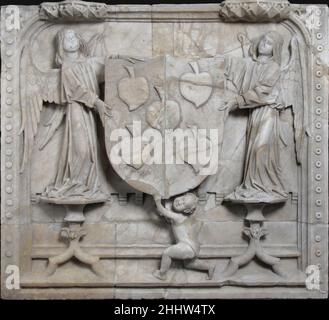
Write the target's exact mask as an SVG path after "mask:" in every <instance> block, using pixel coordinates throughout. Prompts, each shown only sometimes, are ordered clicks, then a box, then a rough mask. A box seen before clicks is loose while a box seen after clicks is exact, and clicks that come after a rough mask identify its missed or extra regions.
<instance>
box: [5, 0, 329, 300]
mask: <svg viewBox="0 0 329 320" xmlns="http://www.w3.org/2000/svg"><path fill="white" fill-rule="evenodd" d="M307 7H308V6H307V5H301V6H299V5H292V4H290V3H289V2H288V1H284V0H282V1H274V0H273V1H265V0H264V1H262V2H261V1H260V2H258V1H257V2H256V1H242V0H241V1H238V0H232V1H225V2H223V3H220V4H195V5H194V4H193V5H192V4H191V5H152V6H147V5H139V6H138V5H135V6H134V5H130V6H125V5H107V4H104V3H95V2H90V3H89V2H83V1H63V2H59V3H46V2H45V3H42V4H41V5H40V6H31V7H25V6H22V7H16V6H7V7H2V8H1V64H2V68H1V70H2V71H1V132H2V134H1V146H2V147H1V199H2V200H1V261H2V264H1V275H2V277H1V281H2V285H1V292H2V297H3V298H5V299H26V298H31V297H33V298H36V299H38V298H43V299H44V298H45V297H46V298H63V297H65V298H69V299H79V298H83V299H85V298H145V297H150V298H163V297H167V298H181V297H184V298H204V299H206V298H244V297H246V295H248V288H247V287H246V286H239V284H237V286H236V287H233V286H234V284H232V283H230V284H229V285H232V287H229V288H233V289H232V290H231V291H225V288H221V287H222V286H223V285H225V284H223V283H222V284H220V285H218V284H217V285H216V284H213V283H212V284H211V285H209V284H204V283H201V284H198V285H195V287H193V286H192V287H188V286H189V285H187V286H185V287H184V286H181V287H180V288H175V287H174V288H169V289H168V288H167V287H166V285H164V286H161V285H154V284H153V285H152V284H151V285H149V288H148V287H147V285H146V286H143V284H142V285H140V286H136V287H135V288H134V290H131V289H130V288H129V286H130V284H129V283H121V284H118V283H115V275H114V276H113V282H112V283H111V281H107V282H103V281H102V279H100V280H93V281H91V282H90V283H88V284H87V285H84V286H86V287H88V288H81V287H80V288H74V287H75V286H76V284H75V283H74V282H70V281H67V282H66V281H65V280H63V283H58V282H57V283H50V282H47V281H43V280H42V279H41V280H40V281H38V280H36V279H35V278H33V279H31V278H29V273H30V271H31V269H32V258H33V259H36V260H38V259H40V258H41V259H44V258H45V256H47V252H45V251H46V250H45V249H42V248H41V249H40V250H37V249H35V248H34V249H33V250H32V230H31V224H32V223H33V221H32V214H31V211H32V208H31V204H32V203H33V201H34V199H33V198H31V197H30V196H29V194H30V193H29V192H27V190H28V191H29V190H30V184H31V177H30V171H29V170H27V172H25V173H24V174H20V158H21V153H22V148H21V137H20V136H19V131H20V121H21V119H20V103H21V95H22V92H21V90H22V86H21V84H20V74H21V70H22V66H21V63H22V61H21V56H22V54H23V51H24V49H25V48H26V46H28V45H29V43H31V42H32V41H33V39H35V38H36V37H37V35H38V34H39V33H40V32H41V31H43V30H46V29H47V28H49V27H50V26H53V25H56V24H61V23H66V22H70V23H77V24H78V23H81V22H95V23H101V22H130V23H133V22H136V23H138V22H146V23H151V22H170V23H171V22H172V23H175V22H182V23H184V22H187V23H188V22H191V23H192V22H198V23H202V22H209V23H217V22H218V23H248V22H262V23H264V22H268V23H280V24H281V25H283V26H284V27H285V28H286V29H288V30H289V31H290V32H291V34H296V35H297V36H299V37H301V38H302V39H303V41H304V42H305V44H306V46H307V48H308V50H307V57H305V60H306V61H307V66H305V67H306V68H305V69H306V70H307V74H306V75H305V77H304V78H303V87H304V88H305V90H308V93H309V94H308V99H309V101H307V105H308V109H307V111H308V114H307V118H308V124H309V126H308V132H307V134H308V137H307V152H305V153H304V155H303V166H304V168H303V170H300V172H299V182H300V183H299V195H300V196H298V197H297V199H292V202H294V204H295V205H296V206H297V208H298V221H297V224H298V227H297V229H298V235H297V241H298V251H299V252H297V253H296V256H299V257H298V259H297V264H298V268H299V269H300V270H306V269H307V267H308V266H312V265H313V266H319V268H320V275H321V279H320V291H317V290H314V291H312V290H306V288H304V287H298V286H296V287H295V286H292V287H289V288H286V284H282V286H279V287H278V288H277V289H279V290H275V291H271V286H270V285H269V286H268V285H266V284H261V285H260V286H259V287H256V288H253V290H254V289H255V290H254V291H253V296H254V297H257V298H281V297H286V298H326V297H327V296H328V106H329V102H328V96H329V90H328V80H329V77H328V70H329V67H328V66H329V38H328V36H329V27H328V24H329V12H328V6H325V5H319V6H317V9H316V10H315V11H314V12H315V15H316V16H317V17H318V20H317V21H318V22H317V26H316V28H315V29H311V30H310V29H309V28H308V25H307V23H306V22H305V19H306V18H307V11H306V9H307ZM17 8H20V9H21V10H22V12H23V14H22V15H21V18H20V20H19V27H18V28H16V27H15V26H13V25H12V24H11V23H10V22H8V21H10V19H11V18H12V16H13V15H15V14H17V12H16V11H15V10H17ZM8 23H9V24H8ZM216 196H217V195H216ZM141 198H143V195H142V194H141V193H136V200H135V201H136V202H138V201H139V203H141V202H143V199H142V200H141ZM111 201H112V202H116V203H119V204H120V205H123V207H122V208H123V209H124V208H125V207H124V205H126V204H127V195H122V194H119V193H118V194H116V195H115V196H113V197H112V199H111ZM86 247H88V245H86ZM127 247H128V246H127ZM55 249H56V248H55ZM89 249H90V251H94V252H98V251H97V250H98V249H97V248H96V249H95V248H93V247H92V245H90V248H89ZM128 249H129V248H128ZM128 249H127V252H128V251H129V250H128ZM42 250H43V251H42ZM139 250H141V252H142V250H143V248H142V247H141V248H140V249H139ZM152 250H154V249H153V248H150V250H149V252H148V255H149V256H150V257H154V256H156V257H158V252H156V253H154V251H152ZM55 251H56V250H55ZM274 251H275V249H274ZM289 252H290V251H289ZM107 254H108V257H110V258H113V257H114V258H115V259H116V258H117V257H120V253H117V252H116V248H111V249H109V251H108V253H107ZM129 254H130V253H128V254H127V255H125V254H124V250H123V257H124V258H126V257H127V256H129ZM142 254H143V253H141V254H140V255H142ZM203 254H204V257H209V256H210V257H212V258H213V256H212V253H211V247H209V248H206V249H205V250H204V251H203ZM289 254H291V252H290V253H289ZM289 254H288V255H289ZM219 255H220V254H219ZM224 255H225V256H226V257H229V253H228V254H224ZM108 257H106V256H101V259H106V258H108ZM115 259H114V260H113V261H115ZM11 266H19V271H20V277H21V281H20V288H19V289H18V290H17V289H7V287H6V283H7V282H8V272H10V271H11V270H12V269H11ZM8 267H9V269H8ZM8 270H9V271H8ZM310 270H311V269H310ZM309 272H310V273H312V270H311V271H309ZM40 288H43V289H42V290H39V289H40ZM222 289H224V290H222ZM86 292H88V294H87V296H86Z"/></svg>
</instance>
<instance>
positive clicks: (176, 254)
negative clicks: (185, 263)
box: [153, 243, 195, 280]
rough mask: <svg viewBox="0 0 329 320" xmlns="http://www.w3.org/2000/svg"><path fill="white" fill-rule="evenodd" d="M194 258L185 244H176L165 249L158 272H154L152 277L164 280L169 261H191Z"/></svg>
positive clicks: (190, 249)
mask: <svg viewBox="0 0 329 320" xmlns="http://www.w3.org/2000/svg"><path fill="white" fill-rule="evenodd" d="M194 256H195V253H194V251H193V250H192V248H191V247H190V246H188V245H187V244H185V243H178V244H175V245H173V246H171V247H169V248H167V249H166V250H165V251H164V252H163V254H162V258H161V266H160V270H156V271H155V272H154V273H153V275H154V276H155V277H157V278H158V279H161V280H166V278H167V277H166V275H167V271H168V270H169V268H170V265H171V260H172V259H177V260H185V259H192V258H193V257H194Z"/></svg>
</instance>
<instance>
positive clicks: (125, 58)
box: [118, 55, 145, 63]
mask: <svg viewBox="0 0 329 320" xmlns="http://www.w3.org/2000/svg"><path fill="white" fill-rule="evenodd" d="M118 58H119V59H123V60H126V61H128V62H130V63H137V62H143V61H145V60H144V59H141V58H135V57H131V56H125V55H118Z"/></svg>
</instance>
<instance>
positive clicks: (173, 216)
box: [154, 195, 182, 223]
mask: <svg viewBox="0 0 329 320" xmlns="http://www.w3.org/2000/svg"><path fill="white" fill-rule="evenodd" d="M154 201H155V204H156V206H157V209H158V212H159V214H160V215H161V216H164V217H166V218H168V219H170V220H172V221H173V222H175V223H178V222H180V221H181V220H182V217H181V215H179V214H177V213H175V212H172V211H171V210H168V209H166V208H165V207H164V206H163V205H162V203H161V196H160V195H155V196H154Z"/></svg>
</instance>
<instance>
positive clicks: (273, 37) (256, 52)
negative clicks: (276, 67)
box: [250, 31, 283, 64]
mask: <svg viewBox="0 0 329 320" xmlns="http://www.w3.org/2000/svg"><path fill="white" fill-rule="evenodd" d="M282 46H283V37H282V36H281V35H280V34H279V33H278V32H276V31H269V32H267V33H265V34H264V35H263V36H261V37H260V38H259V39H257V40H256V41H253V42H252V45H251V47H250V53H251V56H252V57H253V58H254V59H257V58H258V57H259V56H268V57H272V58H273V60H274V61H276V62H277V63H278V64H281V55H282Z"/></svg>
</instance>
